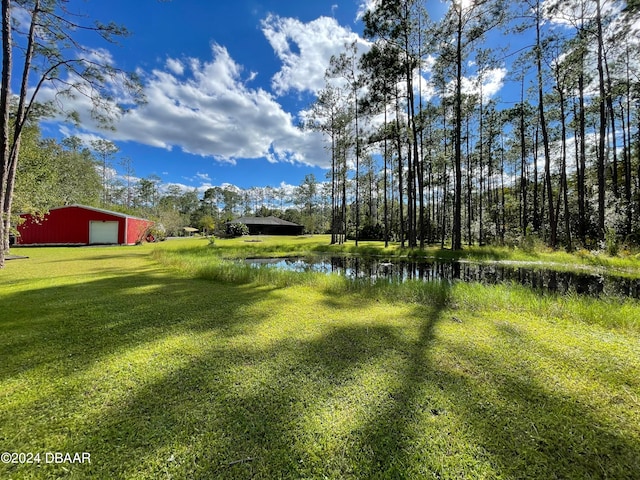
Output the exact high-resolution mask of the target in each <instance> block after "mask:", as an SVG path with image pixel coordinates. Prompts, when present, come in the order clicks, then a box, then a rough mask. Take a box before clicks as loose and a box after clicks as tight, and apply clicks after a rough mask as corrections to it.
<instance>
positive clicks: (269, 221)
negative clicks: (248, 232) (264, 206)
mask: <svg viewBox="0 0 640 480" xmlns="http://www.w3.org/2000/svg"><path fill="white" fill-rule="evenodd" d="M227 223H244V224H245V225H274V226H281V227H301V226H302V225H298V224H297V223H293V222H289V221H287V220H283V219H281V218H278V217H273V216H272V217H240V218H236V219H235V220H231V221H230V222H227Z"/></svg>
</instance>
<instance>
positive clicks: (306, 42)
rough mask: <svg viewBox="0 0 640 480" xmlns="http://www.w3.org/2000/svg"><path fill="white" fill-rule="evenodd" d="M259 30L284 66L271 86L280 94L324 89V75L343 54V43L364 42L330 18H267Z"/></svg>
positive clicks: (271, 16) (270, 16)
mask: <svg viewBox="0 0 640 480" xmlns="http://www.w3.org/2000/svg"><path fill="white" fill-rule="evenodd" d="M262 31H263V33H264V35H265V37H267V40H268V41H269V43H270V44H271V46H272V47H273V49H274V51H275V53H276V55H277V56H278V58H279V59H280V60H281V61H282V63H283V66H282V69H281V70H280V71H279V72H278V73H276V74H275V75H274V77H273V79H272V87H273V89H274V91H275V92H276V93H277V94H280V95H281V94H284V93H287V92H289V91H292V90H293V91H299V92H305V91H308V92H312V93H315V92H318V91H319V90H321V89H322V88H323V87H324V86H325V81H324V74H325V71H326V69H327V67H328V66H329V60H330V59H331V56H332V55H338V54H340V53H341V52H343V51H344V46H345V44H348V43H352V42H353V41H358V42H360V43H363V44H364V43H365V42H364V41H363V40H362V39H360V37H359V36H358V35H357V34H356V33H354V32H352V31H351V30H350V29H348V28H345V27H343V26H341V25H339V24H338V22H337V21H336V20H335V19H334V18H329V17H320V18H318V19H316V20H313V21H312V22H309V23H303V22H301V21H300V20H297V19H294V18H281V17H278V16H276V15H269V16H268V17H267V18H266V19H265V20H263V22H262Z"/></svg>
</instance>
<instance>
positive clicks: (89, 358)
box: [0, 270, 640, 479]
mask: <svg viewBox="0 0 640 480" xmlns="http://www.w3.org/2000/svg"><path fill="white" fill-rule="evenodd" d="M87 289H90V291H91V294H90V295H87ZM277 294H278V292H277V291H276V290H275V289H269V288H255V287H252V286H250V285H224V284H218V283H214V282H208V281H203V280H192V279H180V278H169V277H167V276H161V275H157V274H156V273H155V272H154V271H152V270H151V271H147V272H143V273H139V274H134V275H127V276H120V277H117V278H113V279H101V280H98V281H95V282H91V283H88V284H83V285H77V286H75V285H74V286H67V287H57V288H51V289H43V290H42V291H36V292H33V291H31V292H26V293H24V294H19V295H17V296H16V297H14V298H11V302H12V305H16V306H17V305H20V304H22V303H26V305H25V307H24V308H33V309H35V310H36V311H38V312H39V314H40V315H42V316H41V317H39V318H34V320H33V323H31V324H30V325H29V326H28V327H29V328H28V329H25V328H24V327H25V326H24V325H23V326H19V325H13V324H11V323H10V321H7V320H3V321H2V322H0V326H1V327H2V328H3V329H4V328H8V329H9V336H10V338H11V340H10V341H9V342H8V343H7V344H6V346H7V350H3V354H2V355H3V360H5V359H6V360H8V362H9V363H8V364H6V365H5V368H3V370H2V375H3V376H4V377H12V376H15V375H17V374H19V373H20V372H25V371H27V370H29V369H36V368H39V367H43V368H45V367H47V366H49V365H51V368H52V369H53V370H52V374H55V375H56V376H61V377H63V376H64V375H67V374H72V373H73V372H74V371H75V370H77V369H87V368H89V367H90V366H91V365H92V364H93V363H94V362H96V361H98V360H100V359H101V358H103V357H105V356H107V355H117V354H118V352H126V351H127V350H129V349H133V348H135V347H136V346H138V345H144V344H147V343H150V342H153V341H154V340H159V339H162V338H164V337H166V336H169V335H172V334H182V333H185V334H193V335H198V336H203V337H204V336H207V335H211V336H213V337H215V338H216V339H217V340H216V341H215V342H213V341H209V343H208V345H207V347H206V348H204V349H203V351H202V352H200V353H198V354H197V355H194V354H189V353H188V352H185V353H184V356H183V357H181V358H182V359H183V362H182V364H180V365H177V366H176V367H175V368H172V369H170V370H169V371H167V372H165V374H164V375H162V376H161V377H159V378H154V379H152V380H149V381H146V382H145V383H142V384H139V385H136V387H135V389H134V390H133V391H132V394H131V395H130V396H128V397H127V398H125V399H124V400H123V402H122V403H117V404H113V405H108V404H107V405H104V408H102V409H101V410H100V413H98V414H96V415H95V416H93V417H89V418H86V419H84V420H83V421H81V422H80V423H78V424H75V425H74V427H72V429H71V431H69V429H66V430H65V428H64V425H62V426H60V425H58V427H57V428H59V429H60V431H59V432H57V434H56V433H54V434H52V435H54V436H55V435H57V438H59V439H61V440H60V442H61V443H60V444H58V445H48V446H47V447H48V448H49V449H52V450H59V451H68V452H83V451H86V452H91V455H92V457H91V458H92V463H91V464H90V465H74V466H69V465H67V466H65V467H66V468H69V469H70V470H71V474H77V475H81V476H84V477H86V478H130V477H134V476H139V477H140V478H159V477H160V476H166V477H175V478H305V477H306V478H322V477H327V478H345V477H352V478H390V479H397V478H420V477H425V478H477V477H481V476H484V477H486V478H490V477H492V476H502V477H504V478H511V477H513V478H524V477H528V478H589V477H594V478H605V477H611V478H632V475H633V472H634V470H633V468H636V470H635V471H638V470H637V468H640V466H639V465H638V460H637V459H638V458H640V449H639V447H638V445H637V444H636V443H634V441H633V439H626V438H623V437H622V436H621V435H620V434H618V433H616V432H615V431H612V430H611V429H610V428H608V427H607V425H603V424H602V423H601V422H599V420H598V419H597V418H595V417H594V415H593V413H592V411H591V409H589V408H588V406H585V405H583V404H581V403H580V402H578V401H577V400H576V399H573V398H565V397H562V396H560V394H557V393H552V389H551V388H546V386H545V385H540V384H539V383H538V382H537V381H536V380H535V372H527V373H528V374H527V375H526V376H524V377H522V376H518V373H517V372H511V371H509V369H510V365H508V364H496V363H495V359H494V358H493V357H490V356H486V354H485V353H483V350H482V349H481V348H477V349H471V350H460V349H456V347H455V345H453V344H451V345H447V344H446V343H444V344H443V343H442V339H439V338H438V336H437V326H438V323H439V322H443V321H449V320H448V319H447V317H446V315H445V310H444V309H445V307H446V305H445V304H444V303H442V304H436V305H433V306H430V307H429V306H418V307H416V308H415V309H414V310H413V312H412V313H411V315H410V316H411V319H408V320H407V321H408V322H409V321H411V320H412V321H414V322H415V323H414V324H413V326H410V325H409V326H407V327H406V328H407V329H409V330H411V329H413V330H412V335H406V334H405V333H406V332H404V329H402V330H401V329H400V327H392V326H390V325H386V324H380V325H373V326H372V325H370V324H367V323H366V322H364V321H363V322H362V323H360V324H358V323H354V322H351V323H349V324H343V323H341V322H336V323H335V324H333V325H332V326H325V328H324V329H322V331H321V332H320V333H319V334H317V335H314V336H308V337H304V336H300V337H298V336H296V337H290V338H287V337H286V336H282V337H277V338H274V339H273V341H271V342H266V344H264V345H259V346H256V345H253V344H252V343H251V341H250V335H252V334H253V329H254V328H257V327H259V326H260V325H261V324H262V323H263V322H268V321H270V320H269V318H268V314H269V312H266V311H265V312H264V316H263V317H260V316H259V315H257V314H256V312H255V311H254V312H251V314H250V315H249V314H248V311H249V310H248V309H250V308H251V306H252V305H254V304H256V303H257V302H260V301H262V300H264V299H269V298H273V297H274V296H276V295H277ZM323 301H324V302H325V303H330V304H331V305H332V307H333V308H334V312H335V313H334V316H335V319H337V320H339V319H341V318H342V316H343V315H344V312H346V311H349V312H352V309H347V308H346V305H345V304H343V303H342V302H336V301H335V299H333V298H332V297H331V295H330V294H326V295H325V298H324V300H323ZM358 301H360V302H362V304H363V306H366V302H368V301H372V300H367V299H364V298H360V297H358ZM65 309H66V310H65ZM68 318H73V321H69V320H65V319H68ZM291 320H292V321H293V320H294V319H291ZM44 327H46V328H47V329H48V331H44V332H43V331H42V330H41V329H42V328H44ZM460 328H464V325H461V326H460ZM20 332H21V333H20ZM22 334H24V335H23V336H21V335H22ZM507 334H509V332H507ZM514 335H515V334H514ZM439 348H446V349H447V351H448V352H450V353H451V354H452V355H453V356H454V357H456V358H457V359H459V361H460V362H461V363H465V362H466V363H467V364H469V365H471V366H473V368H471V369H470V370H465V369H464V368H462V369H460V368H457V367H456V368H453V367H452V366H451V365H449V364H446V363H441V362H440V357H439V356H438V355H439V354H438V353H437V352H436V351H437V350H438V349H439ZM516 351H517V349H514V352H516ZM67 357H68V358H69V359H68V360H67ZM165 361H166V360H165ZM372 366H375V369H376V371H377V372H382V375H381V376H382V377H383V378H384V381H382V380H380V384H379V385H378V384H374V385H370V384H369V383H368V382H369V380H370V378H369V377H368V372H369V370H368V369H370V368H372ZM122 368H126V365H123V366H122ZM478 371H483V375H481V376H478V374H477V372H478ZM473 372H476V373H475V374H474V373H473ZM520 373H521V372H520ZM474 375H475V376H474ZM385 382H386V383H385ZM486 383H489V384H490V386H491V389H493V391H494V392H495V394H496V396H495V398H485V396H484V392H485V387H486V385H485V384H486ZM362 391H371V392H372V397H371V398H370V397H366V398H362V397H361V392H362ZM65 394H66V392H63V391H59V392H56V393H55V394H54V396H55V398H51V399H48V400H49V401H51V402H52V403H53V405H54V406H45V405H41V406H39V408H40V409H42V412H39V415H45V416H46V415H62V416H64V415H68V414H69V413H68V412H66V411H65V406H64V402H65V399H64V395H65ZM83 394H84V392H71V393H70V395H73V396H77V397H81V396H82V395H83ZM373 397H375V398H373ZM75 401H79V400H78V399H77V398H76V399H75ZM56 404H57V405H58V407H56V406H55V405H56ZM43 412H44V413H43ZM350 412H354V415H355V417H351V416H350ZM549 412H552V413H553V415H549ZM34 414H35V412H34ZM453 417H455V418H457V419H458V420H457V422H450V421H449V420H450V419H452V418H453ZM456 425H458V426H462V427H461V429H462V430H463V431H462V432H458V431H455V430H454V429H455V426H456ZM13 435H16V436H18V435H17V434H16V433H15V432H13ZM2 436H3V437H4V438H8V435H7V433H6V431H5V432H3V435H2ZM456 439H457V440H456ZM465 441H468V443H467V444H465ZM461 445H462V446H464V447H465V448H468V451H466V452H460V451H456V448H461V447H460V446H461ZM469 445H471V447H469ZM9 449H10V448H9ZM524 449H527V451H528V453H527V456H523V457H522V458H523V460H522V461H520V462H518V458H519V452H522V451H524ZM474 455H475V456H476V458H471V457H473V456H474ZM20 468H23V467H20ZM45 468H47V475H49V474H50V475H52V476H53V475H56V474H59V475H67V474H68V473H66V472H64V471H63V470H62V466H55V465H47V466H45ZM597 468H599V470H598V469H597ZM10 473H15V470H14V471H10Z"/></svg>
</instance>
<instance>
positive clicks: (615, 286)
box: [246, 256, 640, 298]
mask: <svg viewBox="0 0 640 480" xmlns="http://www.w3.org/2000/svg"><path fill="white" fill-rule="evenodd" d="M246 262H247V263H248V264H249V265H251V266H254V267H260V266H267V267H271V268H279V269H282V270H287V271H294V272H321V273H337V274H340V275H344V276H346V277H348V278H354V279H355V278H358V279H368V280H371V281H372V282H375V281H378V280H379V279H385V280H390V281H395V282H404V281H406V280H410V279H412V280H421V281H449V282H455V281H464V282H480V283H483V284H487V285H495V284H499V283H517V284H520V285H523V286H526V287H529V288H532V289H535V290H538V291H542V292H550V293H560V294H564V293H570V292H575V293H577V294H579V295H589V296H596V297H597V296H601V295H611V296H618V297H631V298H640V279H630V278H626V277H619V276H614V275H604V274H599V273H592V272H575V271H571V272H568V271H557V270H550V269H544V268H540V267H538V266H534V265H526V266H523V265H515V264H504V263H488V264H487V263H474V262H467V261H443V260H431V259H430V260H420V261H410V260H404V259H391V260H383V259H380V258H374V257H356V256H350V257H344V256H343V257H340V256H336V257H323V256H319V257H290V258H250V259H247V260H246Z"/></svg>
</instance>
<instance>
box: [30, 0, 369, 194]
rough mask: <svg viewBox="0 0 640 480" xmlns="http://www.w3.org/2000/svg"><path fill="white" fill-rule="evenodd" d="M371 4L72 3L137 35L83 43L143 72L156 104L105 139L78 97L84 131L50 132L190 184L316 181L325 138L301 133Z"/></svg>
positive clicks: (59, 126)
mask: <svg viewBox="0 0 640 480" xmlns="http://www.w3.org/2000/svg"><path fill="white" fill-rule="evenodd" d="M361 3H362V2H361V1H360V0H342V1H336V0H331V1H325V0H313V1H305V2H301V1H299V0H295V1H289V0H270V1H257V0H234V1H211V0H172V1H169V2H167V1H159V0H136V1H131V0H109V1H108V2H104V1H82V0H71V1H70V2H69V10H71V11H73V12H79V13H83V14H86V15H87V18H91V19H97V20H100V21H103V22H107V21H115V22H116V23H119V24H122V25H124V26H126V28H127V29H128V30H129V31H130V32H131V35H130V36H129V37H126V38H124V39H121V40H120V41H119V45H109V44H105V43H104V42H97V41H96V40H95V39H92V38H91V37H87V38H84V37H82V36H80V37H79V39H80V41H81V42H83V44H85V45H87V46H88V47H91V48H98V47H99V48H100V49H101V50H99V51H98V54H99V55H101V56H104V57H106V58H109V59H110V60H111V61H112V62H113V63H114V64H115V65H116V66H117V67H119V68H122V69H124V70H127V71H136V72H137V73H138V74H139V75H140V77H141V79H142V82H143V85H144V89H145V93H146V97H147V100H148V103H147V104H146V105H144V106H140V107H136V108H134V109H132V110H131V111H130V112H128V113H127V114H126V115H124V116H123V117H122V118H121V119H120V120H119V121H118V122H117V123H116V124H115V127H116V130H115V131H114V132H106V131H101V130H100V129H99V128H98V127H97V125H95V124H94V122H93V121H91V119H90V118H89V115H88V105H87V104H86V101H84V100H83V99H75V100H73V101H68V105H67V107H66V108H67V109H69V110H74V111H78V112H79V113H80V115H81V118H82V120H83V121H82V124H81V126H80V127H74V126H73V125H70V124H68V123H63V122H58V121H48V122H46V123H44V124H43V133H44V135H45V136H54V137H62V136H68V135H77V136H79V137H80V138H82V139H83V140H85V141H86V142H89V141H90V140H92V139H95V138H99V137H100V138H107V139H109V140H112V141H113V142H114V143H115V144H116V145H117V146H118V147H119V149H120V152H119V153H118V154H117V155H116V157H115V160H116V162H115V163H116V164H117V161H118V160H119V159H121V158H124V157H127V158H130V159H131V160H132V165H133V168H134V170H135V176H136V177H148V176H149V175H157V176H159V177H160V178H161V179H162V182H163V183H175V184H180V185H184V186H185V187H188V188H199V189H200V190H203V189H205V188H207V187H209V186H214V185H221V184H225V183H230V184H234V185H237V186H238V187H240V188H249V187H252V186H267V185H269V186H274V187H277V186H280V185H281V184H282V183H283V182H284V183H285V184H289V185H298V184H300V183H301V182H302V180H303V179H304V177H305V175H307V174H309V173H314V174H315V175H316V177H317V178H318V179H319V180H323V179H324V178H325V174H326V169H325V168H323V167H326V166H327V165H328V162H329V158H328V153H327V151H326V149H325V148H324V141H323V139H322V137H321V136H320V135H319V134H308V133H307V134H305V133H303V132H301V131H300V130H299V129H298V128H297V127H296V126H297V124H298V123H299V117H298V114H299V112H300V111H301V110H303V109H305V108H308V107H309V105H310V104H311V102H312V101H313V99H314V93H315V92H317V90H318V89H319V88H322V86H323V84H324V82H323V73H324V70H325V69H326V67H327V65H328V60H329V58H330V56H331V55H332V54H335V53H339V52H340V50H341V47H342V46H343V45H344V43H345V42H346V41H350V40H353V39H355V38H357V35H358V34H359V33H361V30H362V25H361V23H360V22H357V20H356V19H357V15H358V11H359V9H360V8H361ZM85 42H86V43H85ZM51 94H52V92H50V91H49V92H48V91H47V90H45V91H44V92H43V93H42V98H43V99H46V98H47V96H48V95H49V96H50V95H51ZM83 102H84V103H83ZM116 166H117V165H116Z"/></svg>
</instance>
